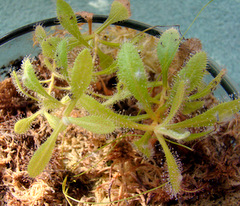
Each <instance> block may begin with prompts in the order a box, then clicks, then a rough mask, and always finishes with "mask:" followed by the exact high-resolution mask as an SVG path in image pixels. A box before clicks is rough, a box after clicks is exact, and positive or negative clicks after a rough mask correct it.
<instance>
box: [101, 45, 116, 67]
mask: <svg viewBox="0 0 240 206" xmlns="http://www.w3.org/2000/svg"><path fill="white" fill-rule="evenodd" d="M97 54H98V57H99V60H100V67H101V69H106V68H108V67H109V66H111V65H112V63H113V58H112V57H111V56H110V55H107V54H104V53H103V52H102V51H101V50H100V49H99V48H98V50H97Z"/></svg>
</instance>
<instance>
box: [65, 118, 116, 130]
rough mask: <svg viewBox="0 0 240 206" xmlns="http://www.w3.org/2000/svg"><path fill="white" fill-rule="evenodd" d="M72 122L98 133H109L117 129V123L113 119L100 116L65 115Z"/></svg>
mask: <svg viewBox="0 0 240 206" xmlns="http://www.w3.org/2000/svg"><path fill="white" fill-rule="evenodd" d="M65 118H67V121H69V123H71V124H76V125H78V126H80V127H83V128H84V129H87V130H88V131H90V132H93V133H96V134H109V133H111V132H113V131H114V130H115V125H114V124H113V122H112V121H110V120H108V119H106V118H102V117H99V116H86V117H80V118H74V117H65Z"/></svg>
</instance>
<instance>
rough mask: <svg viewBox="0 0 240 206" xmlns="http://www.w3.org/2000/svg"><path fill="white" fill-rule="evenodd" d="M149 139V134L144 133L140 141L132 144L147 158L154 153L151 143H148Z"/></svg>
mask: <svg viewBox="0 0 240 206" xmlns="http://www.w3.org/2000/svg"><path fill="white" fill-rule="evenodd" d="M151 137H152V135H151V132H145V134H144V135H143V136H142V137H141V138H140V139H138V140H136V141H134V142H133V144H134V145H135V146H136V147H137V149H138V150H139V151H140V152H141V153H142V154H144V155H145V156H146V157H147V158H150V157H151V156H152V154H153V152H154V151H153V148H152V146H151V143H150V142H149V140H150V138H151Z"/></svg>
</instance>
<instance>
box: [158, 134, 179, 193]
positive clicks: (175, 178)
mask: <svg viewBox="0 0 240 206" xmlns="http://www.w3.org/2000/svg"><path fill="white" fill-rule="evenodd" d="M156 135H157V139H158V141H159V142H160V144H161V146H162V148H163V151H164V153H165V156H166V160H167V165H168V173H169V180H170V183H171V186H172V193H173V195H174V196H176V195H177V194H178V193H179V192H180V189H181V187H180V186H181V182H182V175H181V172H180V169H179V167H178V164H177V162H176V159H175V158H174V157H173V155H172V153H171V151H170V150H169V148H168V146H167V144H166V142H165V140H164V138H163V136H162V135H159V134H156Z"/></svg>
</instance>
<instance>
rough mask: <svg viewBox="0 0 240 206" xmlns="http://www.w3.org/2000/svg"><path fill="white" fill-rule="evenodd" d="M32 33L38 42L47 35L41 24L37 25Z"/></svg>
mask: <svg viewBox="0 0 240 206" xmlns="http://www.w3.org/2000/svg"><path fill="white" fill-rule="evenodd" d="M34 35H35V38H36V40H37V41H38V43H40V44H41V42H42V41H43V40H44V39H45V38H46V37H47V34H46V32H45V30H44V28H43V27H42V26H41V25H37V27H36V29H35V32H34Z"/></svg>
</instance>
